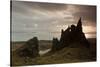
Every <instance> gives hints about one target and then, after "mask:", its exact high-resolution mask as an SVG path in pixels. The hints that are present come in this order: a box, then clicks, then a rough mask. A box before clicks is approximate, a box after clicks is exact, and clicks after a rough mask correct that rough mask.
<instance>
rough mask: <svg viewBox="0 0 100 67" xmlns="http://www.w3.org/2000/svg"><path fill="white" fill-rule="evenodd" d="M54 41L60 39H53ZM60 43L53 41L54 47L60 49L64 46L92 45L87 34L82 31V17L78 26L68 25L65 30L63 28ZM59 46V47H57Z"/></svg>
mask: <svg viewBox="0 0 100 67" xmlns="http://www.w3.org/2000/svg"><path fill="white" fill-rule="evenodd" d="M53 41H54V42H57V41H58V40H56V39H53ZM58 42H59V44H58V43H57V44H56V43H53V49H54V47H55V49H56V50H57V49H58V50H59V49H62V48H64V47H68V46H71V47H80V46H81V47H87V48H89V47H90V44H89V42H88V40H87V39H86V37H85V34H84V33H83V31H82V22H81V18H80V19H79V21H78V23H77V26H75V25H73V24H72V25H71V26H70V27H68V28H67V29H66V30H65V31H64V30H63V29H62V30H61V38H60V41H58ZM57 47H58V48H57Z"/></svg>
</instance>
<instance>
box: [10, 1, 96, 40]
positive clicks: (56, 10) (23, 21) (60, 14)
mask: <svg viewBox="0 0 100 67" xmlns="http://www.w3.org/2000/svg"><path fill="white" fill-rule="evenodd" d="M80 17H82V21H83V27H84V29H85V33H86V32H88V31H87V28H88V29H89V30H90V31H89V33H93V32H94V33H95V32H96V30H95V29H96V6H87V5H72V4H57V3H42V2H28V1H12V32H13V33H12V35H13V36H12V38H13V40H27V39H28V38H31V37H33V36H38V37H40V39H52V38H53V36H60V31H61V29H62V28H63V29H65V28H66V26H68V25H71V24H76V23H77V21H78V19H79V18H80ZM91 28H93V29H91ZM55 31H56V32H59V33H56V34H55V33H54V32H55Z"/></svg>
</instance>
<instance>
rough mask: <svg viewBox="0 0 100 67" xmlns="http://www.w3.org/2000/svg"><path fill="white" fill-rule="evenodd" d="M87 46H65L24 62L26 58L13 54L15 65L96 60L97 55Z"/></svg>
mask: <svg viewBox="0 0 100 67" xmlns="http://www.w3.org/2000/svg"><path fill="white" fill-rule="evenodd" d="M92 54H93V53H92V52H91V51H90V50H89V49H87V48H70V47H69V48H68V47H66V48H64V49H62V50H60V51H57V52H55V53H50V54H49V55H45V56H40V57H37V58H35V59H31V60H29V59H28V60H27V63H25V62H24V60H25V59H24V58H21V57H18V56H17V55H13V58H14V59H13V64H14V65H31V64H33V65H39V64H57V63H73V62H87V61H95V59H96V58H95V56H94V55H92Z"/></svg>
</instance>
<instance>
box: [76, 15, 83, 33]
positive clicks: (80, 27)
mask: <svg viewBox="0 0 100 67" xmlns="http://www.w3.org/2000/svg"><path fill="white" fill-rule="evenodd" d="M77 29H78V31H80V32H82V21H81V17H80V19H79V21H78V23H77Z"/></svg>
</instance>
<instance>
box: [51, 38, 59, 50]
mask: <svg viewBox="0 0 100 67" xmlns="http://www.w3.org/2000/svg"><path fill="white" fill-rule="evenodd" d="M52 44H53V46H52V50H53V51H56V50H57V49H59V41H58V39H57V38H53V41H52Z"/></svg>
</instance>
